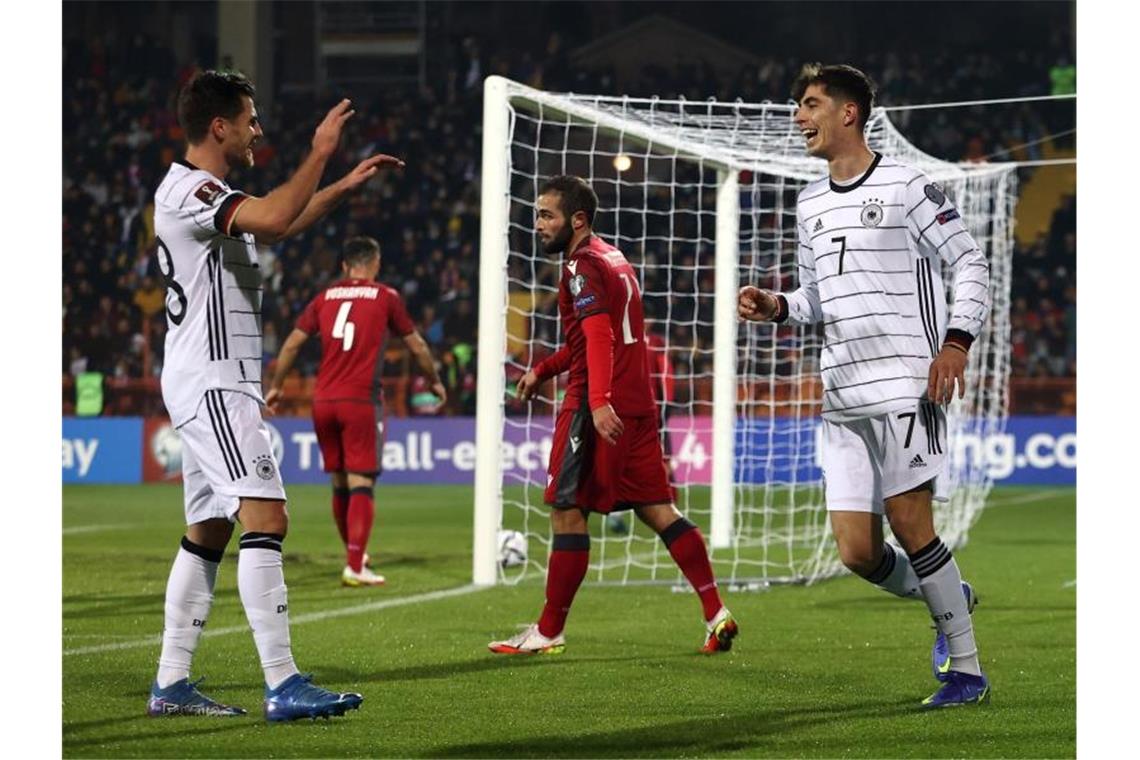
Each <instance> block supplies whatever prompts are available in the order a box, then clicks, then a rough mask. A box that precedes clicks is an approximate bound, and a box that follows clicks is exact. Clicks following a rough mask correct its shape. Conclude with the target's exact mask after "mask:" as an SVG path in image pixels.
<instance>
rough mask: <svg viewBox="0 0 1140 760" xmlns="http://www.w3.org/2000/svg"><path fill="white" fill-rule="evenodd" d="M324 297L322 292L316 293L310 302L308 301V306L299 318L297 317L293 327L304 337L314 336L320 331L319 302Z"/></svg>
mask: <svg viewBox="0 0 1140 760" xmlns="http://www.w3.org/2000/svg"><path fill="white" fill-rule="evenodd" d="M324 295H325V294H324V292H321V293H318V294H317V295H316V297H314V298H313V300H312V301H309V305H308V306H306V307H305V310H304V311H302V312H301V316H299V317H297V324H296V325H295V327H296V328H297V329H298V330H300V331H301V332H303V333H305V334H306V335H315V334H316V333H318V332H320V331H321V323H320V319H319V315H320V309H321V307H320V306H319V302H320V301H321V299H322V298H323V297H324Z"/></svg>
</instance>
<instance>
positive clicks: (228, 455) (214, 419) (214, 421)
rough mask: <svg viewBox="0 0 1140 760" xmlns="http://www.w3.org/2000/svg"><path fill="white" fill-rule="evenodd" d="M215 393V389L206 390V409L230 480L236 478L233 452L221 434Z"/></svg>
mask: <svg viewBox="0 0 1140 760" xmlns="http://www.w3.org/2000/svg"><path fill="white" fill-rule="evenodd" d="M215 393H217V391H206V411H207V412H208V413H209V415H210V426H211V427H212V428H213V429H214V437H215V438H217V440H218V448H219V449H220V450H221V452H222V461H223V462H225V464H226V472H228V473H229V475H230V480H237V471H236V469H235V468H234V460H233V452H231V451H230V448H229V442H228V441H227V440H226V437H225V436H224V435H223V434H222V425H221V420H220V419H219V418H218V413H217V410H216V409H215V407H214V404H215V400H214V394H215Z"/></svg>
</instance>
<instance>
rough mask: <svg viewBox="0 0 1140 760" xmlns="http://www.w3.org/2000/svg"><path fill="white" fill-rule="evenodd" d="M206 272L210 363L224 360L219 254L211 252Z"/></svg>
mask: <svg viewBox="0 0 1140 760" xmlns="http://www.w3.org/2000/svg"><path fill="white" fill-rule="evenodd" d="M206 271H207V272H208V273H209V275H210V289H209V290H208V291H207V292H206V340H207V342H208V343H209V345H210V361H217V360H218V359H220V358H222V348H221V345H222V344H221V341H220V340H219V339H218V330H219V325H218V320H217V312H218V304H217V300H218V287H217V283H218V280H219V279H220V276H219V273H218V252H217V251H211V252H210V254H209V256H207V257H206Z"/></svg>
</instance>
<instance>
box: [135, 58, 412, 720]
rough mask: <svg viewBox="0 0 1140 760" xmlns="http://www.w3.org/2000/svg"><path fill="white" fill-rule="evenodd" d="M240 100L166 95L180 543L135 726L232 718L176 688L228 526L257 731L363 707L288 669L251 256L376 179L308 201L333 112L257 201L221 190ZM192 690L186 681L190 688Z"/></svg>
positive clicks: (212, 77) (168, 394) (282, 520)
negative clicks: (251, 664) (145, 719)
mask: <svg viewBox="0 0 1140 760" xmlns="http://www.w3.org/2000/svg"><path fill="white" fill-rule="evenodd" d="M253 97H254V88H253V85H252V84H251V83H250V82H249V80H248V79H246V78H245V77H244V76H243V75H241V74H239V73H237V72H215V71H206V72H202V73H200V74H198V75H196V76H195V77H194V78H193V79H191V80H190V81H189V82H188V83H187V84H186V85H185V86H184V88H183V89H182V91H181V92H180V93H179V97H178V118H179V122H180V124H181V125H182V128H183V130H184V131H185V133H186V139H187V142H188V145H187V148H186V154H185V158H184V160H179V161H176V162H175V163H174V164H173V165H171V167H170V170H169V171H168V172H167V174H166V176H165V177H164V178H163V180H162V183H161V184H160V185H159V187H158V190H157V191H156V192H155V224H154V226H155V234H156V236H157V238H158V240H157V246H158V252H157V255H158V264H159V269H160V270H161V272H162V275H163V278H164V280H165V282H166V315H167V324H168V331H167V334H166V352H165V362H164V365H163V369H162V397H163V401H164V402H165V403H166V408H167V411H168V412H169V413H170V417H171V421H172V423H173V424H174V427H175V428H176V429H177V430H178V432H179V435H180V437H181V439H182V478H183V486H184V489H185V512H186V523H187V529H186V535H185V536H183V538H182V546H181V549H180V550H179V551H178V554H177V556H176V557H175V560H174V566H173V567H172V568H171V571H170V577H169V579H168V581H167V586H166V607H165V610H166V612H165V621H164V627H163V635H162V654H161V656H160V658H159V661H158V674H157V676H156V678H155V682H154V685H153V686H152V688H151V695H150V700H149V702H148V703H147V711H148V713H149V714H150V715H153V716H159V715H184V714H194V715H220V716H228V715H242V714H244V713H245V711H244V710H242V709H241V708H238V707H232V706H229V705H224V704H221V703H219V702H217V701H215V700H213V699H211V698H209V697H207V696H205V695H204V694H202V693H201V692H200V691H198V689H197V683H198V681H194V682H191V681H190V680H189V675H190V664H191V658H192V656H193V654H194V650H195V648H196V647H197V645H198V640H199V637H200V636H201V633H202V629H203V628H204V627H205V625H206V621H207V620H208V619H209V613H210V604H211V602H212V601H213V591H214V580H215V578H216V577H217V572H218V564H219V563H220V562H221V560H222V554H223V551H224V550H225V548H226V545H227V544H228V543H229V540H230V536H231V535H232V533H233V528H234V521H235V520H236V521H237V522H240V523H241V525H242V530H243V533H242V535H241V539H240V551H239V552H238V571H237V575H238V592H239V594H240V596H241V602H242V606H243V607H244V608H245V613H246V617H247V619H248V620H249V625H250V628H251V629H252V631H253V639H254V643H255V645H256V647H257V652H258V655H259V657H260V659H261V666H262V669H263V670H264V673H265V684H266V685H265V703H264V711H265V716H266V718H268V719H269V720H274V721H276V720H292V719H295V718H301V717H318V716H326V717H327V716H330V715H342V714H343V713H344V712H345V711H346V710H351V709H355V708H357V707H359V706H360V703H361V701H362V699H363V698H362V697H361V696H360V695H359V694H354V693H344V694H341V693H336V692H331V691H327V690H325V689H322V688H320V687H318V686H315V685H314V684H312V683H310V677H309V676H304V675H302V674H300V673H299V672H298V670H297V666H296V665H295V664H294V662H293V653H292V649H291V646H290V642H289V613H288V610H289V605H288V601H287V598H286V590H285V577H284V573H283V570H282V561H281V543H282V541H283V540H284V538H285V533H286V528H287V526H288V514H287V513H286V510H285V491H284V489H283V488H282V485H281V475H280V472H279V471H278V465H277V460H276V458H275V456H274V454H273V450H272V446H271V444H270V437H269V431H268V429H267V428H266V426H265V424H264V423H263V422H262V419H261V409H262V406H263V404H264V401H263V399H262V396H261V355H262V346H261V279H262V278H261V273H260V271H259V269H258V255H257V244H259V243H266V242H273V241H276V240H280V239H283V238H286V237H289V236H291V235H294V234H296V233H299V232H301V231H302V230H304V229H306V228H307V227H309V226H310V225H312V224H313V223H314V222H316V221H317V220H318V219H320V218H321V217H322V216H324V215H325V214H326V213H328V211H330V210H331V209H332V208H333V207H334V206H335V205H336V204H337V203H339V201H340V200H341V199H342V198H344V197H345V196H346V195H347V194H348V193H350V192H352V191H353V190H355V189H356V188H358V187H360V186H361V185H362V184H363V183H365V182H366V181H367V180H368V179H369V178H370V177H372V176H373V175H374V174H376V172H377V171H378V170H379V168H380V167H381V166H382V165H385V164H397V165H399V164H401V162H399V161H398V160H397V159H394V158H392V157H391V156H385V155H378V156H373V157H370V158H368V159H366V160H364V161H362V162H361V163H360V164H358V165H357V166H356V167H355V168H354V169H353V170H352V171H351V172H349V173H348V174H347V175H345V176H344V177H343V178H341V179H340V180H339V181H337V182H335V183H333V184H330V185H328V186H327V187H325V188H323V189H322V190H321V191H320V192H316V193H314V191H315V190H316V188H317V184H318V183H319V182H320V179H321V174H322V173H323V172H324V168H325V164H326V163H327V162H328V160H329V158H330V157H331V156H332V155H333V153H334V152H335V151H336V149H337V145H338V143H339V141H340V135H341V131H342V129H343V127H344V124H345V122H346V121H347V120H348V119H349V118H350V117H351V116H352V114H353V111H352V108H351V106H350V103H349V101H348V100H342V101H341V102H340V103H338V104H337V105H336V106H334V107H333V108H332V110H330V111H329V112H328V115H327V116H326V117H325V118H324V120H323V121H322V122H321V123H320V125H319V126H318V127H317V129H316V131H315V133H314V134H313V139H312V150H311V151H310V153H309V155H308V156H307V157H306V158H305V160H304V161H303V162H302V163H301V165H300V167H299V168H298V169H297V171H296V172H295V173H294V174H293V176H292V177H291V178H290V179H289V180H288V181H287V182H285V183H284V184H283V185H281V186H280V187H278V188H276V189H275V190H274V191H273V192H271V193H270V194H269V195H267V196H265V197H263V198H257V197H254V196H250V195H246V194H244V193H242V192H239V191H237V190H234V189H233V188H231V187H230V186H229V185H228V184H226V180H225V178H226V175H227V174H229V173H230V171H231V170H233V169H235V168H238V167H242V166H252V165H253V146H254V145H255V144H256V143H257V141H258V140H259V139H260V138H261V136H262V131H261V124H260V122H259V121H258V116H257V109H256V108H255V106H254V101H253ZM199 680H200V679H199Z"/></svg>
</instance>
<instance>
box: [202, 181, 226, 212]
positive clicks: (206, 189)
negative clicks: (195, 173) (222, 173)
mask: <svg viewBox="0 0 1140 760" xmlns="http://www.w3.org/2000/svg"><path fill="white" fill-rule="evenodd" d="M225 192H226V191H225V190H223V189H222V188H221V187H219V186H218V185H217V183H215V182H210V181H209V180H207V181H206V182H203V183H202V185H201V186H200V187H199V188H198V189H197V190H195V191H194V197H195V198H197V199H198V200H200V201H202V203H205V204H206V205H207V206H213V205H214V201H216V200H217V199H218V196H220V195H222V194H223V193H225Z"/></svg>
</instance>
